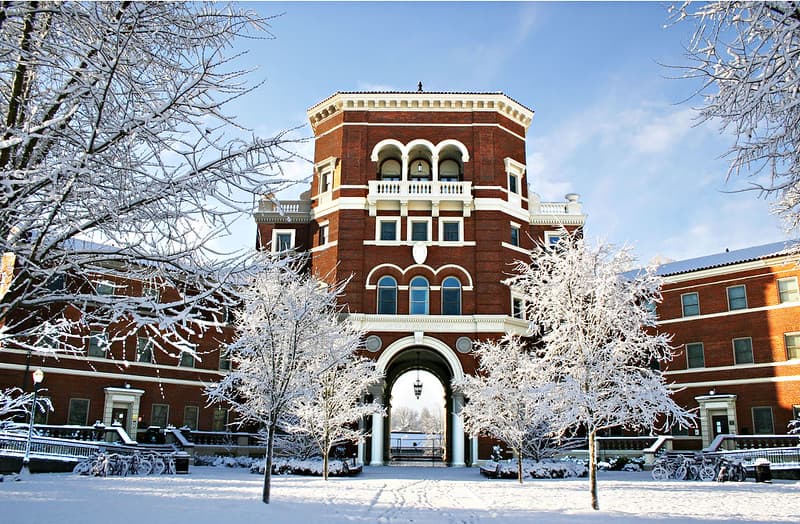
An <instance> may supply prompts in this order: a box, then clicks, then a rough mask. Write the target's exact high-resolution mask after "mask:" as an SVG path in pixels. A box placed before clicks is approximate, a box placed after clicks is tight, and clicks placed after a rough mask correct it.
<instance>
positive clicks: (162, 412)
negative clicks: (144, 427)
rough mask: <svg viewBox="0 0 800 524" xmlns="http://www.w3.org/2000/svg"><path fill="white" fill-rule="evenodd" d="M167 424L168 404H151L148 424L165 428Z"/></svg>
mask: <svg viewBox="0 0 800 524" xmlns="http://www.w3.org/2000/svg"><path fill="white" fill-rule="evenodd" d="M168 424H169V404H153V411H152V412H151V415H150V425H151V426H158V427H160V428H165V427H167V425H168Z"/></svg>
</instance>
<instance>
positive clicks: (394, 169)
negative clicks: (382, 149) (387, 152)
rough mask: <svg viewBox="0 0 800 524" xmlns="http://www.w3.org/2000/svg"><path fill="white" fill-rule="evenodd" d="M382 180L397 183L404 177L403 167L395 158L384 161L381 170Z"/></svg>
mask: <svg viewBox="0 0 800 524" xmlns="http://www.w3.org/2000/svg"><path fill="white" fill-rule="evenodd" d="M380 175H381V180H387V181H397V180H400V177H401V175H402V166H401V164H400V162H398V161H397V160H395V159H394V158H390V159H388V160H384V161H383V163H382V164H381V169H380Z"/></svg>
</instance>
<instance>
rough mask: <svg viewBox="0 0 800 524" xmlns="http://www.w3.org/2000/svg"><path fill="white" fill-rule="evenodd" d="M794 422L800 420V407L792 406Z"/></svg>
mask: <svg viewBox="0 0 800 524" xmlns="http://www.w3.org/2000/svg"><path fill="white" fill-rule="evenodd" d="M792 420H800V406H792Z"/></svg>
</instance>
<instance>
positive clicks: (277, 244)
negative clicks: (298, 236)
mask: <svg viewBox="0 0 800 524" xmlns="http://www.w3.org/2000/svg"><path fill="white" fill-rule="evenodd" d="M293 247H294V230H286V229H278V230H275V231H273V232H272V252H273V253H280V252H283V251H289V250H290V249H292V248H293Z"/></svg>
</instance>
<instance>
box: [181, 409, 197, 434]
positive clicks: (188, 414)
mask: <svg viewBox="0 0 800 524" xmlns="http://www.w3.org/2000/svg"><path fill="white" fill-rule="evenodd" d="M199 417H200V408H198V407H197V406H186V407H184V408H183V425H184V426H185V427H187V428H189V429H194V430H196V429H197V419H198V418H199Z"/></svg>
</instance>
